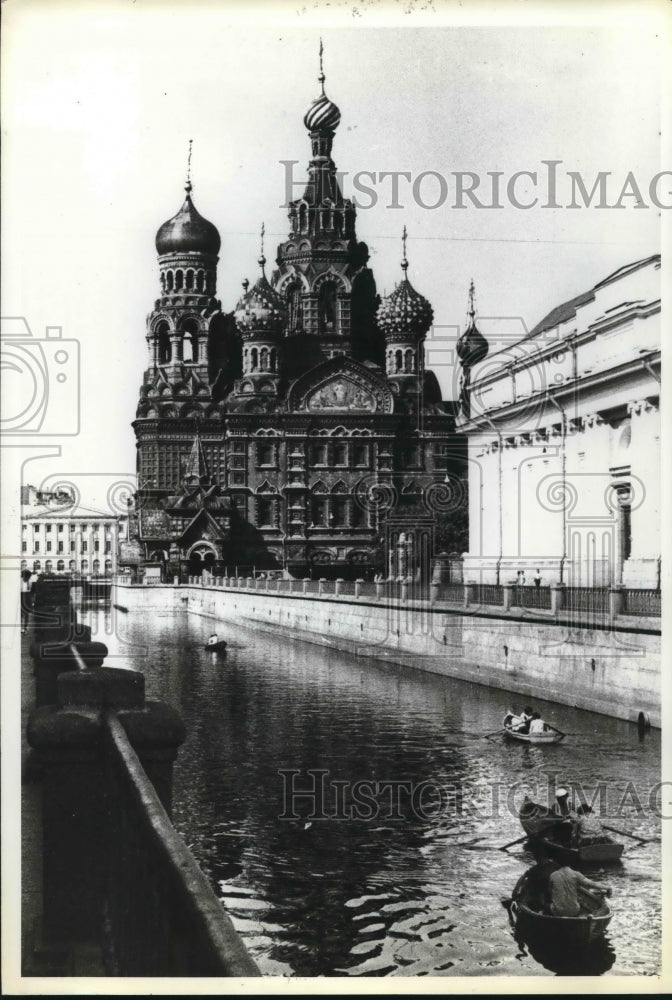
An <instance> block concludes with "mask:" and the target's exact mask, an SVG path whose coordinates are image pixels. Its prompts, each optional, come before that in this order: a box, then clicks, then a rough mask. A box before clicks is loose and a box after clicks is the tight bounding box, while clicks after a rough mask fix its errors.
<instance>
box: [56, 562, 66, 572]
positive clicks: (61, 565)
mask: <svg viewBox="0 0 672 1000" xmlns="http://www.w3.org/2000/svg"><path fill="white" fill-rule="evenodd" d="M56 569H57V570H58V572H59V573H62V572H63V570H64V569H65V563H64V562H63V560H62V559H59V560H58V562H57V563H56Z"/></svg>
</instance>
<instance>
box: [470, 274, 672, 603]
mask: <svg viewBox="0 0 672 1000" xmlns="http://www.w3.org/2000/svg"><path fill="white" fill-rule="evenodd" d="M660 335H661V331H660V257H659V256H652V257H648V258H646V259H645V260H639V261H635V262H634V263H631V264H627V265H625V266H623V267H621V268H620V269H619V270H618V271H615V272H614V273H613V274H610V275H609V276H608V277H606V278H604V280H603V281H600V282H599V283H598V284H597V285H595V287H594V288H591V289H589V290H588V291H587V292H584V293H583V294H581V295H578V296H577V297H576V298H573V299H572V300H570V301H569V302H565V303H563V304H562V305H560V306H557V307H556V308H555V309H553V310H552V311H551V312H550V313H549V314H548V315H547V316H546V317H545V318H544V319H543V320H542V321H541V322H540V323H539V324H538V325H537V326H536V327H535V328H534V329H533V330H532V331H531V332H530V333H529V334H528V335H527V336H526V337H524V338H523V339H521V340H519V341H517V342H516V343H514V344H511V345H510V346H506V347H505V348H504V349H502V350H499V351H498V352H497V353H488V344H487V343H486V341H485V339H484V338H483V337H482V336H481V334H480V333H479V331H478V326H477V323H476V320H475V317H474V316H473V313H472V324H471V326H470V329H469V330H468V331H467V333H465V335H464V336H463V338H462V342H461V344H460V345H458V353H460V357H461V361H462V367H463V388H462V399H461V413H460V416H459V417H458V428H459V430H460V431H461V432H462V433H464V434H465V435H466V436H467V438H468V441H469V456H468V462H469V552H468V553H467V554H466V555H465V566H464V572H465V579H471V580H475V581H478V582H483V583H494V582H497V583H508V582H511V581H516V580H518V581H519V582H522V579H523V577H524V578H525V580H526V582H527V583H531V582H532V581H533V579H534V577H535V576H537V575H540V576H541V578H542V582H543V583H544V584H548V583H554V582H562V583H566V584H568V585H570V586H590V587H592V586H608V585H618V584H623V585H625V586H629V587H635V588H657V587H659V586H660V552H661V543H660V414H659V400H660ZM537 571H538V572H537Z"/></svg>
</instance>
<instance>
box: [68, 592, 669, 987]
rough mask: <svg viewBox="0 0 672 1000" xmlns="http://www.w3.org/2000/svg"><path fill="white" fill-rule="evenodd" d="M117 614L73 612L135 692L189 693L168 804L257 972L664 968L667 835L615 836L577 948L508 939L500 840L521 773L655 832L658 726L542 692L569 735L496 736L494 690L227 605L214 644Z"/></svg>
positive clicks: (174, 622)
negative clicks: (603, 895)
mask: <svg viewBox="0 0 672 1000" xmlns="http://www.w3.org/2000/svg"><path fill="white" fill-rule="evenodd" d="M111 614H112V615H113V616H114V618H113V619H111V618H110V612H109V611H107V612H103V611H102V610H99V611H95V610H94V611H89V612H86V611H85V613H84V615H83V617H84V618H87V617H88V618H89V619H92V624H93V626H94V631H95V632H96V636H97V637H98V638H101V639H103V640H104V641H106V642H107V644H108V646H109V648H110V654H111V655H110V659H109V663H110V665H116V666H121V667H132V668H135V669H138V670H142V671H143V672H144V674H145V676H146V682H147V694H148V697H150V698H161V699H164V700H166V701H167V702H169V703H170V704H171V705H173V706H174V707H175V708H177V709H178V710H179V711H180V712H181V713H182V716H183V718H184V720H185V722H186V725H187V730H188V736H187V740H186V743H185V744H184V746H183V748H182V750H181V752H180V755H179V758H178V762H177V764H176V768H175V793H174V821H175V824H176V826H177V827H178V829H179V830H180V832H181V833H182V835H183V836H184V838H185V840H186V842H187V844H188V845H189V847H190V848H191V849H192V851H193V853H194V854H195V856H196V858H197V859H198V861H199V863H200V865H201V867H202V868H203V870H204V871H205V872H206V873H207V875H208V876H209V878H210V879H211V881H212V884H213V886H214V888H215V891H216V892H217V894H218V895H219V896H220V898H221V899H222V900H223V901H224V903H225V904H226V907H227V910H228V912H229V913H230V915H231V917H232V919H233V921H234V924H235V926H236V927H237V928H238V930H239V931H240V933H241V935H242V936H243V938H244V939H245V941H246V944H247V946H248V948H249V950H250V952H251V953H252V954H253V956H254V958H255V959H256V961H257V963H258V964H259V966H260V968H261V970H262V972H263V973H265V974H268V975H285V976H287V975H289V976H318V975H343V976H346V975H347V976H365V975H376V976H384V975H402V976H405V975H466V976H483V975H487V976H510V975H553V974H555V973H560V974H562V973H581V972H585V973H591V974H594V975H595V974H600V973H605V972H607V971H609V973H610V974H612V975H613V974H616V975H619V974H620V975H655V974H656V973H657V972H658V971H659V968H660V961H661V950H660V946H661V916H660V910H661V905H660V902H661V901H660V869H661V855H660V844H659V843H647V844H640V843H638V842H637V841H635V840H633V839H629V838H627V837H626V838H622V839H623V841H624V843H625V844H626V849H625V853H624V856H623V864H621V865H619V866H616V867H613V868H611V869H605V870H599V869H593V870H592V871H588V874H589V875H593V876H594V877H597V878H598V879H599V880H601V881H603V882H606V883H608V884H609V885H610V886H611V888H612V890H613V897H612V900H611V904H612V907H613V910H614V918H613V920H612V922H611V925H610V927H609V930H608V936H607V940H606V942H605V945H604V946H603V947H602V948H601V949H599V950H598V951H597V952H596V953H595V955H593V956H592V957H591V960H590V963H589V966H588V967H586V968H580V967H578V966H577V965H576V964H572V963H575V962H576V958H575V957H573V956H571V955H569V956H565V957H564V959H563V961H562V962H561V963H560V965H558V963H557V959H556V960H554V962H555V964H554V962H550V963H549V962H548V961H547V960H546V964H544V961H545V959H544V956H543V955H542V956H541V958H540V957H539V955H538V954H537V953H535V955H536V957H535V955H533V954H530V952H529V949H528V948H526V947H525V946H524V945H522V946H521V945H520V944H518V943H516V941H515V940H514V938H513V935H512V932H511V928H510V925H509V921H508V915H507V910H506V908H505V907H504V906H503V904H502V899H504V898H506V897H508V896H510V894H511V890H512V889H513V887H514V885H515V883H516V881H517V879H518V878H519V877H520V875H521V874H522V873H523V872H524V871H525V869H526V868H527V867H529V866H530V865H531V864H533V863H534V858H533V856H532V855H531V854H530V853H529V852H528V851H527V850H525V849H524V845H523V846H521V845H515V846H513V847H511V848H510V849H509V850H508V851H506V852H504V851H501V850H499V849H498V847H499V846H501V845H504V844H506V843H507V842H509V841H513V840H515V839H516V838H517V837H518V836H519V835H520V834H521V832H522V831H521V828H520V825H519V822H518V819H517V816H516V814H515V806H516V805H518V804H519V803H520V801H521V800H522V796H523V793H524V791H530V792H532V793H533V794H536V795H537V797H538V798H540V799H545V798H546V796H547V789H548V786H549V783H551V784H552V783H553V782H554V781H556V782H557V784H558V785H559V784H565V785H567V784H570V785H574V786H577V787H578V786H581V787H582V788H583V789H584V790H585V792H586V794H587V796H588V797H589V798H590V796H591V795H592V794H593V792H595V791H596V790H597V791H599V793H600V794H601V795H602V796H603V799H602V802H603V803H604V804H605V806H606V808H607V809H608V812H609V815H610V816H611V817H612V818H611V819H606V818H605V820H604V821H605V822H609V823H612V824H613V825H614V826H619V827H621V828H622V829H625V830H628V831H630V832H634V833H637V834H638V835H640V836H641V837H658V836H659V835H660V820H659V819H657V817H656V810H655V809H652V808H651V799H650V794H651V789H655V787H656V783H657V782H658V781H659V779H660V734H659V733H658V732H657V731H649V732H648V733H646V734H644V735H642V736H640V734H639V733H638V731H637V728H636V727H635V726H633V725H630V724H628V723H625V722H621V721H618V720H614V719H609V718H606V717H603V716H598V715H594V714H591V713H588V712H582V711H578V710H572V709H570V708H567V707H566V706H561V705H557V704H552V703H548V702H544V701H542V700H535V701H534V706H535V707H536V708H538V710H539V711H540V712H541V713H542V716H543V717H544V718H546V719H548V720H549V721H551V722H553V723H554V724H555V725H557V726H558V727H560V728H561V729H563V730H565V731H566V732H567V733H568V736H567V738H566V739H565V741H564V742H563V743H561V744H559V745H557V746H550V747H544V748H538V747H528V746H525V745H520V744H509V743H505V742H503V741H502V740H501V739H500V738H499V737H495V738H493V739H492V740H489V739H486V738H484V734H486V733H489V732H491V731H493V730H496V729H497V728H498V727H499V724H500V721H501V718H502V715H503V712H504V710H505V709H506V708H507V707H508V704H507V701H508V696H507V695H506V694H505V693H504V692H498V691H495V690H490V689H487V688H484V687H480V686H478V685H472V684H469V683H465V682H461V681H457V680H452V679H448V678H443V677H440V676H437V675H433V674H428V673H423V672H420V671H415V670H411V669H407V668H404V667H402V666H397V665H392V664H388V663H381V662H377V661H373V660H370V659H357V658H356V657H354V656H351V655H349V654H346V653H342V652H338V651H334V650H330V649H325V648H324V647H321V646H317V645H311V644H308V643H305V642H300V641H293V640H288V639H284V638H277V637H275V636H274V635H272V634H270V633H264V632H258V631H252V630H250V629H247V628H243V627H239V626H238V625H236V624H235V623H233V622H231V623H226V624H221V623H218V625H217V630H218V634H219V635H220V636H222V637H224V638H225V639H226V640H227V641H228V643H229V646H228V651H227V655H226V657H225V658H222V657H220V656H218V655H216V654H213V653H206V652H205V650H204V649H203V643H204V641H205V639H206V638H207V636H208V635H209V634H210V633H211V632H212V631H213V623H212V621H211V620H210V619H206V618H201V617H198V616H194V615H189V614H188V613H187V612H186V610H178V611H174V612H173V611H152V612H149V613H147V612H142V613H140V612H138V613H135V614H134V613H133V612H132V611H131V613H129V614H126V615H122V614H118V613H117V612H116V611H114V610H113V611H112V612H111ZM105 633H107V634H105ZM110 633H111V634H110ZM512 700H513V702H514V704H516V703H517V704H519V703H520V698H517V699H516V698H513V699H512ZM302 790H303V791H306V790H307V791H308V792H312V794H307V795H304V796H300V795H298V794H294V795H292V792H294V793H297V792H300V791H302ZM640 806H641V809H640ZM603 815H604V814H603ZM547 966H548V967H547Z"/></svg>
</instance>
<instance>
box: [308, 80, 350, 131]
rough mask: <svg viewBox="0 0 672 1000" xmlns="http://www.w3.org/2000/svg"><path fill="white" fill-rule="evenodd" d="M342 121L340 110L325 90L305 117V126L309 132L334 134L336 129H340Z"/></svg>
mask: <svg viewBox="0 0 672 1000" xmlns="http://www.w3.org/2000/svg"><path fill="white" fill-rule="evenodd" d="M340 120H341V112H340V110H339V109H338V108H337V106H336V105H335V104H334V102H333V101H330V100H329V98H328V97H327V95H326V94H325V92H324V90H323V91H322V93H321V94H320V96H319V97H318V98H316V99H315V100H314V101H313V103H312V104H311V105H310V107H309V108H308V110H307V111H306V113H305V115H304V116H303V124H304V125H305V126H306V128H307V129H308V131H309V132H318V131H322V130H325V131H327V130H328V131H331V132H333V130H334V129H336V128H338V125H339V122H340Z"/></svg>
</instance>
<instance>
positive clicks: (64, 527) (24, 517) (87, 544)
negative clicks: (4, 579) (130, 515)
mask: <svg viewBox="0 0 672 1000" xmlns="http://www.w3.org/2000/svg"><path fill="white" fill-rule="evenodd" d="M21 501H22V506H21V569H30V570H35V571H36V572H38V573H46V574H69V575H77V576H111V575H112V574H113V573H116V571H117V563H118V551H119V542H120V540H121V539H122V538H123V537H124V533H125V531H126V526H127V519H121V518H118V517H116V516H115V515H113V514H110V513H104V512H103V511H99V510H94V509H93V508H89V507H83V506H80V505H78V504H74V503H73V501H72V497H71V496H70V495H69V494H67V493H60V494H56V493H44V492H42V491H40V490H36V489H35V487H33V486H24V487H22V491H21Z"/></svg>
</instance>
